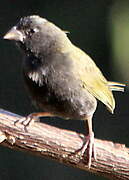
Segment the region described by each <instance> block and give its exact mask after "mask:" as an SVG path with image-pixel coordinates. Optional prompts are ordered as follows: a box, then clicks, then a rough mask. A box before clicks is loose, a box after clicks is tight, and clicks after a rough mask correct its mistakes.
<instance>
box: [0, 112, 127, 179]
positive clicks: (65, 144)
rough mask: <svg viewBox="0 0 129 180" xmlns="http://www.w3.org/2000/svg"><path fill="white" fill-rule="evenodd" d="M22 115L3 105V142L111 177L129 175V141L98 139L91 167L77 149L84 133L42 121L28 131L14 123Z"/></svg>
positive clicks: (0, 138)
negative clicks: (9, 110) (117, 141)
mask: <svg viewBox="0 0 129 180" xmlns="http://www.w3.org/2000/svg"><path fill="white" fill-rule="evenodd" d="M20 118H21V116H19V115H16V114H13V113H11V112H8V111H5V110H2V109H0V142H1V145H3V146H6V147H9V148H11V149H17V150H21V151H27V152H30V153H32V154H34V155H39V156H42V157H46V158H51V159H54V160H56V161H58V162H61V163H64V164H66V165H69V166H73V167H76V168H80V169H83V170H86V171H89V172H92V173H95V174H98V175H101V176H104V177H107V178H109V179H117V180H126V179H129V148H126V147H125V145H123V144H117V143H113V142H110V141H104V140H98V139H95V145H96V151H97V152H96V153H97V160H96V161H94V159H92V166H91V168H90V169H88V167H87V166H86V155H85V156H84V157H81V155H80V154H79V153H75V152H77V150H78V149H80V148H81V146H82V143H83V138H84V136H83V135H82V134H77V133H76V132H72V131H68V130H63V129H59V128H56V127H53V126H50V125H47V124H44V123H40V122H35V123H32V124H31V125H30V126H29V127H28V128H27V130H28V132H24V130H23V126H22V125H21V124H17V126H14V121H16V120H18V119H20Z"/></svg>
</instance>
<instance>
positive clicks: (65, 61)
mask: <svg viewBox="0 0 129 180" xmlns="http://www.w3.org/2000/svg"><path fill="white" fill-rule="evenodd" d="M4 39H8V40H13V41H16V44H17V45H18V46H19V47H20V48H21V49H22V50H23V52H24V56H25V58H24V60H23V62H22V70H23V71H22V72H23V77H24V81H25V85H26V87H27V89H28V91H29V94H30V96H31V98H32V99H33V101H35V104H36V105H37V106H38V107H39V108H40V109H41V110H42V111H43V112H40V113H32V114H30V115H29V116H27V118H26V119H24V121H21V122H22V123H23V122H24V123H25V122H27V123H26V125H29V123H30V121H31V119H32V118H33V117H41V116H59V117H62V118H64V119H77V120H79V119H80V120H84V121H85V126H86V141H85V143H84V144H83V146H82V149H81V150H80V152H82V154H83V153H84V152H85V151H86V152H87V156H88V167H89V168H90V166H91V157H92V155H93V157H94V158H96V153H95V146H94V133H93V130H92V117H93V114H94V112H95V110H96V107H97V100H99V101H101V102H102V103H104V104H105V105H106V106H107V108H108V110H109V111H110V112H111V113H113V111H114V108H115V100H114V97H113V94H112V91H113V90H114V91H124V85H123V84H120V83H116V82H109V81H107V80H106V79H105V77H104V76H103V74H102V73H101V71H100V70H99V68H98V67H97V66H96V64H95V63H94V61H93V60H92V59H91V58H90V57H89V56H88V55H87V54H86V53H85V52H84V51H82V50H81V49H79V48H78V47H76V46H75V45H73V44H72V43H71V41H70V40H69V39H68V37H67V34H66V32H65V31H63V30H61V29H60V28H59V27H57V26H56V25H55V24H53V23H51V22H50V21H48V20H46V19H44V18H41V17H39V16H37V15H32V16H27V17H24V18H21V19H20V21H19V22H18V23H17V24H16V26H14V27H13V28H12V29H11V30H10V31H9V32H8V33H7V34H6V35H5V36H4Z"/></svg>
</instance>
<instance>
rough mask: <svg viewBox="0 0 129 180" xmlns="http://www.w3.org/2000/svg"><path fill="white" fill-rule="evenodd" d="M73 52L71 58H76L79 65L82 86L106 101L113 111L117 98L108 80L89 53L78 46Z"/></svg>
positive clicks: (77, 71)
mask: <svg viewBox="0 0 129 180" xmlns="http://www.w3.org/2000/svg"><path fill="white" fill-rule="evenodd" d="M73 52H74V53H73V54H72V57H71V58H72V59H73V58H74V63H76V65H75V68H76V67H78V69H77V70H76V73H77V74H78V75H77V77H79V79H81V81H82V87H83V88H84V89H86V90H87V91H89V93H91V94H92V95H93V96H94V97H96V98H97V99H98V100H100V101H101V102H102V103H104V104H105V105H106V106H107V108H108V109H109V111H110V112H112V113H113V111H114V108H115V100H114V97H113V94H112V91H111V90H110V88H109V86H108V81H107V80H106V79H105V78H104V76H103V74H102V73H101V71H100V70H99V68H98V67H97V66H96V64H95V63H94V62H93V60H92V59H91V58H90V57H89V56H88V55H87V54H85V53H84V52H83V51H81V50H80V49H79V48H76V47H74V50H73ZM75 59H76V62H75ZM74 71H75V70H74Z"/></svg>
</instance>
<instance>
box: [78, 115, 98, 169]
mask: <svg viewBox="0 0 129 180" xmlns="http://www.w3.org/2000/svg"><path fill="white" fill-rule="evenodd" d="M85 125H86V139H85V141H84V143H83V146H82V148H81V153H82V155H83V154H84V153H85V152H86V153H87V159H88V167H89V168H90V167H91V158H92V155H93V158H94V159H95V160H96V152H95V144H94V132H93V131H92V116H89V117H87V120H85Z"/></svg>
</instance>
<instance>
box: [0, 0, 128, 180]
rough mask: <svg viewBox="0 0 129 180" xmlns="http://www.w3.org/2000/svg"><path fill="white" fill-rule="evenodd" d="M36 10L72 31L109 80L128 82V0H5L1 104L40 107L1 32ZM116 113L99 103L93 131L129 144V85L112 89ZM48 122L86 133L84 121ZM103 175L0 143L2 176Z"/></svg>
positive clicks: (10, 179) (22, 110) (70, 179)
mask: <svg viewBox="0 0 129 180" xmlns="http://www.w3.org/2000/svg"><path fill="white" fill-rule="evenodd" d="M32 14H38V15H40V16H42V17H45V18H47V19H49V20H50V21H53V22H54V23H55V24H57V25H58V26H59V27H61V28H62V29H64V30H68V31H70V34H68V36H69V38H70V39H71V40H72V42H73V43H74V44H76V45H77V46H79V47H80V48H81V49H83V50H84V51H86V52H87V53H88V54H89V55H90V56H91V57H92V58H93V59H94V60H95V62H96V64H97V65H98V66H99V67H100V69H101V70H102V72H103V73H104V75H105V76H106V78H107V79H108V80H114V81H121V82H124V83H126V84H128V82H129V1H128V0H122V1H121V0H116V1H115V0H114V1H113V0H105V1H104V0H96V1H94V0H81V1H79V0H78V1H73V0H69V1H67V0H65V1H64V0H62V1H61V0H54V1H52V0H4V1H1V4H0V37H1V38H0V55H1V56H0V57H1V58H0V108H3V109H6V110H9V111H11V112H15V113H17V114H20V115H27V114H29V113H31V112H34V111H36V110H35V108H34V107H33V106H32V105H31V103H30V100H29V98H28V96H27V94H26V92H25V89H24V85H23V81H22V77H21V61H22V57H21V54H20V52H19V51H18V50H17V49H16V47H15V46H14V45H13V43H10V42H7V41H6V42H5V41H4V40H3V39H2V37H3V35H4V34H5V33H6V32H7V31H8V30H9V29H10V28H11V27H12V26H13V25H15V24H16V23H17V22H18V21H19V18H20V17H22V16H26V15H32ZM114 96H115V98H116V110H115V114H114V115H112V114H110V113H109V112H108V111H107V109H106V108H105V107H104V105H102V104H101V103H99V105H98V108H97V111H96V113H95V116H94V120H93V123H94V131H95V136H96V137H97V138H100V139H106V140H112V141H114V142H119V143H122V144H126V145H127V146H129V118H128V117H129V90H128V87H127V88H126V91H125V93H120V92H116V93H114ZM44 122H46V123H48V124H51V125H54V126H57V127H61V128H66V129H72V130H75V131H77V132H82V133H84V126H83V125H84V124H83V122H82V121H74V120H73V121H65V120H60V119H55V120H54V121H49V119H45V120H44ZM17 179H18V180H23V179H24V180H26V179H27V180H50V179H52V180H60V179H61V180H66V179H67V180H75V179H76V180H85V179H88V180H95V179H96V180H97V179H99V180H103V179H105V178H102V177H98V176H95V175H92V174H89V173H87V172H85V171H82V170H79V169H74V168H71V167H67V166H64V165H62V164H59V163H57V162H54V161H52V160H48V159H43V158H40V157H35V156H32V155H29V154H26V153H23V152H17V151H13V150H10V149H7V148H4V147H0V180H17Z"/></svg>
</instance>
